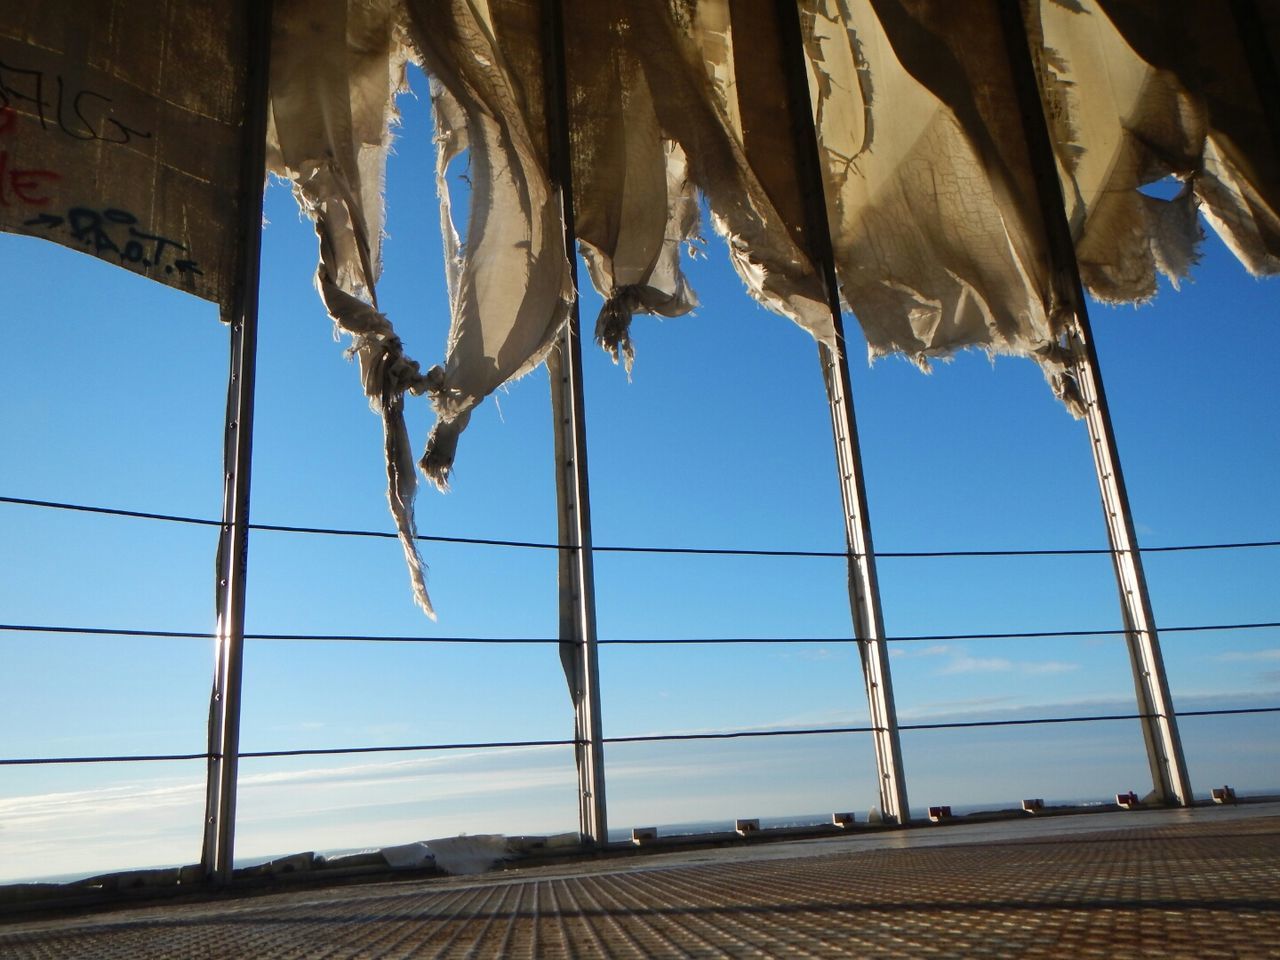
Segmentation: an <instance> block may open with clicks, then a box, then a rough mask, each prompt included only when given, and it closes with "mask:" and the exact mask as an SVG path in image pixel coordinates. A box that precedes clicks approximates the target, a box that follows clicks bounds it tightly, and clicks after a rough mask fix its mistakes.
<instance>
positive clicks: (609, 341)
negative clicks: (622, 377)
mask: <svg viewBox="0 0 1280 960" xmlns="http://www.w3.org/2000/svg"><path fill="white" fill-rule="evenodd" d="M640 306H641V302H640V297H639V295H638V293H637V291H636V290H635V288H634V287H619V288H618V290H617V292H616V293H614V295H613V296H611V297H609V299H608V300H606V301H605V302H604V306H603V307H601V308H600V316H599V317H597V318H596V343H598V344H599V345H600V346H601V347H603V348H604V349H605V350H606V351H608V353H609V356H611V357H612V358H613V362H614V363H615V364H616V363H618V362H619V359H621V361H622V365H623V367H625V368H626V371H627V379H628V380H630V379H631V368H632V367H634V366H635V362H636V348H635V345H634V344H633V343H632V342H631V318H632V316H634V314H635V312H636V310H638V309H639V308H640Z"/></svg>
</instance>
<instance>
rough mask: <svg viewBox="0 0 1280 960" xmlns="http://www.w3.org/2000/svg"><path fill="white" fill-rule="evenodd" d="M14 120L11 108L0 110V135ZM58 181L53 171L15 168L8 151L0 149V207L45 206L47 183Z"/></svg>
mask: <svg viewBox="0 0 1280 960" xmlns="http://www.w3.org/2000/svg"><path fill="white" fill-rule="evenodd" d="M16 120H17V117H16V116H15V115H14V112H13V108H12V107H4V108H3V109H0V135H3V134H6V133H8V132H9V131H10V130H12V129H13V127H14V124H15V122H16ZM60 179H61V176H60V175H59V174H57V173H56V172H54V171H53V170H39V169H32V168H24V167H19V166H16V165H15V164H14V163H13V161H12V160H11V159H10V157H9V151H8V150H7V149H4V148H0V207H8V206H11V205H12V204H14V203H20V204H25V205H26V206H30V207H43V206H47V205H48V203H49V200H50V198H49V196H48V194H46V193H45V192H44V190H45V188H46V187H47V185H48V184H49V183H51V182H53V181H55V180H60Z"/></svg>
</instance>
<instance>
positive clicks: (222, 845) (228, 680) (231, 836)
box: [201, 0, 271, 884]
mask: <svg viewBox="0 0 1280 960" xmlns="http://www.w3.org/2000/svg"><path fill="white" fill-rule="evenodd" d="M245 9H246V11H247V16H246V21H247V23H246V26H247V31H248V56H249V63H248V75H247V78H246V86H247V91H246V94H247V96H246V105H247V109H246V115H245V123H244V147H243V149H242V152H241V170H240V196H239V210H240V219H241V222H240V238H239V239H240V244H239V246H240V256H241V264H240V267H241V275H240V277H239V279H238V283H237V291H236V295H235V299H234V301H233V303H232V305H231V312H230V320H231V370H230V378H229V382H228V386H227V420H226V432H225V440H224V447H223V465H224V476H223V494H222V529H221V533H220V535H219V540H218V563H217V566H218V582H217V593H216V596H217V607H218V628H217V655H216V663H215V667H214V676H213V693H212V696H211V698H210V702H209V769H208V780H207V784H206V789H207V794H206V803H205V833H204V848H203V852H202V854H201V865H202V867H203V869H204V874H205V878H206V879H207V880H209V881H211V882H213V883H217V884H227V883H230V882H231V878H232V860H233V856H234V851H235V819H236V776H237V773H238V767H239V754H240V679H241V669H242V665H243V652H244V610H245V588H246V586H247V578H248V560H249V480H250V463H251V459H252V452H253V401H254V378H255V367H256V360H257V346H258V278H259V267H260V253H261V233H262V190H263V184H264V182H265V176H266V131H267V95H268V94H267V86H268V76H269V57H270V52H271V3H270V0H256V2H255V0H248V2H246V4H245Z"/></svg>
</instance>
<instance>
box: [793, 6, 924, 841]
mask: <svg viewBox="0 0 1280 960" xmlns="http://www.w3.org/2000/svg"><path fill="white" fill-rule="evenodd" d="M778 23H779V34H780V36H781V39H782V43H783V59H784V63H785V65H786V72H787V82H788V86H789V88H790V89H789V93H790V107H791V115H792V122H793V125H794V132H795V142H796V166H797V168H798V170H797V173H798V175H799V177H800V183H801V186H802V192H803V193H804V196H805V200H806V203H805V206H806V210H805V213H806V220H807V222H806V225H805V226H806V231H805V232H806V234H807V235H808V238H809V244H808V246H809V251H808V252H809V255H810V257H811V258H812V260H813V263H814V265H815V266H817V267H818V269H819V270H820V271H821V273H822V280H823V283H824V284H825V285H826V291H827V305H828V307H829V309H830V311H831V324H832V327H833V328H834V329H835V334H836V345H837V346H836V348H835V349H833V348H832V347H830V346H828V345H827V344H825V343H820V344H819V345H818V359H819V361H820V363H821V365H822V379H823V382H824V383H825V385H826V389H827V404H828V406H829V408H830V411H831V429H832V434H833V437H834V442H835V450H836V468H837V470H838V472H839V477H840V497H841V500H842V501H843V503H844V526H845V543H846V545H847V547H848V550H849V560H848V564H849V573H848V580H849V609H850V612H851V613H852V615H853V630H854V636H855V637H856V638H857V640H858V653H859V655H860V657H861V659H862V676H863V680H864V681H865V683H866V689H867V707H868V709H869V711H870V718H871V728H872V740H873V742H874V745H875V754H876V769H877V771H878V773H879V781H880V784H879V785H880V811H881V813H882V814H883V816H884V818H885V819H886V820H891V821H895V822H897V823H907V822H908V821H909V820H910V819H911V808H910V807H909V806H908V803H907V784H906V777H905V775H904V773H903V766H902V743H901V739H900V737H899V735H898V714H897V709H896V707H895V706H894V701H893V680H892V677H891V675H890V671H889V650H888V646H887V645H886V643H885V630H884V616H883V613H882V612H881V608H880V586H879V581H878V580H877V578H876V560H875V550H874V548H873V546H872V541H871V521H870V517H869V514H868V511H867V490H866V484H865V482H864V479H863V471H862V454H861V448H860V447H859V445H858V424H857V420H856V418H855V417H854V413H853V387H852V382H851V380H850V376H849V358H848V356H847V351H846V349H845V344H846V343H847V340H846V339H845V331H844V316H843V314H842V313H841V309H840V293H839V287H838V286H837V285H836V268H835V252H834V251H833V249H832V245H831V227H830V224H829V222H828V220H827V207H826V200H825V194H824V189H825V187H824V183H823V177H822V167H821V158H820V155H819V152H818V136H817V131H816V130H815V129H814V123H813V106H812V103H813V102H812V100H811V94H810V90H809V79H808V71H807V70H806V69H805V61H804V56H805V53H804V43H803V38H802V35H801V24H800V12H799V6H798V5H797V4H796V2H795V0H778Z"/></svg>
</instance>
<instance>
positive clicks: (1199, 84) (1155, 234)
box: [1030, 0, 1280, 302]
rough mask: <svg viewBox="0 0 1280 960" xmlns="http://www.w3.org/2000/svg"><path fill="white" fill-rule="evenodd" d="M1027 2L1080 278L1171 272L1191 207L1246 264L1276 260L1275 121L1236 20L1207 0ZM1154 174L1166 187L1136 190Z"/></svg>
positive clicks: (1259, 268)
mask: <svg viewBox="0 0 1280 960" xmlns="http://www.w3.org/2000/svg"><path fill="white" fill-rule="evenodd" d="M1257 9H1258V10H1259V11H1266V10H1267V9H1268V5H1266V4H1259V5H1258V8H1257ZM1033 10H1034V15H1033V16H1032V17H1031V18H1030V23H1031V32H1032V41H1033V44H1032V49H1033V51H1036V52H1037V54H1038V61H1039V62H1038V66H1039V68H1040V74H1041V86H1042V90H1043V92H1044V97H1045V101H1046V106H1047V110H1046V113H1047V114H1048V115H1049V116H1050V117H1051V118H1052V120H1053V129H1054V134H1055V140H1056V141H1057V146H1058V160H1059V166H1060V173H1061V175H1062V178H1063V182H1064V186H1065V190H1064V193H1065V194H1066V201H1067V211H1068V215H1069V217H1070V219H1071V224H1072V229H1073V233H1074V234H1075V237H1076V252H1077V256H1078V258H1079V261H1080V271H1081V276H1082V278H1083V280H1084V282H1085V284H1086V286H1087V287H1088V289H1089V291H1090V292H1091V293H1093V294H1094V295H1095V296H1097V297H1098V298H1099V299H1102V300H1109V301H1121V302H1129V301H1140V300H1145V299H1147V298H1149V297H1151V296H1152V295H1153V294H1154V293H1155V291H1156V271H1157V270H1159V271H1160V272H1162V273H1164V274H1165V275H1166V276H1168V277H1169V278H1170V279H1171V280H1173V281H1174V282H1175V283H1176V282H1177V281H1178V280H1180V279H1182V278H1183V277H1185V276H1186V275H1187V273H1188V271H1189V269H1190V267H1191V265H1192V264H1193V263H1194V262H1195V259H1196V249H1197V246H1198V244H1199V241H1200V239H1201V228H1200V224H1199V219H1198V217H1197V213H1198V212H1199V213H1203V214H1204V217H1205V219H1206V220H1207V221H1208V223H1209V224H1210V225H1212V227H1213V228H1214V229H1215V230H1216V231H1217V233H1218V234H1219V235H1220V236H1221V237H1222V240H1223V241H1224V242H1225V243H1226V245H1227V246H1228V247H1229V248H1230V249H1231V251H1232V252H1233V253H1235V255H1236V256H1237V257H1238V258H1239V259H1240V261H1241V263H1243V264H1244V265H1245V266H1246V267H1247V268H1248V269H1249V270H1250V271H1251V272H1253V273H1255V274H1266V273H1276V272H1277V271H1280V170H1278V169H1277V162H1278V161H1277V156H1276V144H1275V143H1274V141H1273V139H1272V138H1273V137H1274V136H1275V135H1276V134H1275V131H1274V130H1270V129H1269V127H1268V116H1267V109H1266V104H1265V103H1264V101H1263V100H1262V98H1261V97H1260V96H1259V89H1260V87H1259V86H1258V78H1256V77H1255V76H1254V74H1253V72H1252V70H1251V66H1250V59H1249V57H1248V55H1247V54H1246V51H1245V49H1244V47H1243V45H1242V43H1241V35H1240V32H1241V29H1242V27H1247V25H1241V24H1237V22H1236V20H1235V18H1234V17H1233V16H1232V15H1231V12H1230V10H1229V9H1228V7H1226V6H1224V5H1223V4H1221V3H1216V2H1208V0H1179V2H1166V0H1160V2H1155V0H1081V2H1079V3H1073V4H1062V3H1059V2H1054V0H1039V2H1038V3H1037V4H1034V5H1033ZM1271 17H1272V18H1273V21H1274V19H1280V14H1277V13H1276V12H1274V11H1272V13H1271ZM1037 34H1038V35H1037ZM1258 40H1259V42H1261V43H1263V44H1264V45H1265V44H1266V43H1267V40H1266V38H1265V37H1259V38H1258ZM1275 95H1276V91H1274V90H1273V91H1271V93H1270V96H1273V97H1274V96H1275ZM1272 109H1273V111H1274V108H1272ZM1168 177H1173V178H1176V180H1177V181H1180V189H1178V190H1177V191H1176V192H1173V195H1172V196H1163V197H1160V196H1154V195H1149V194H1148V193H1144V192H1142V191H1141V190H1140V188H1142V187H1145V186H1147V185H1149V184H1152V183H1155V182H1157V181H1159V180H1162V179H1165V178H1168ZM1171 192H1172V191H1171Z"/></svg>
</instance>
